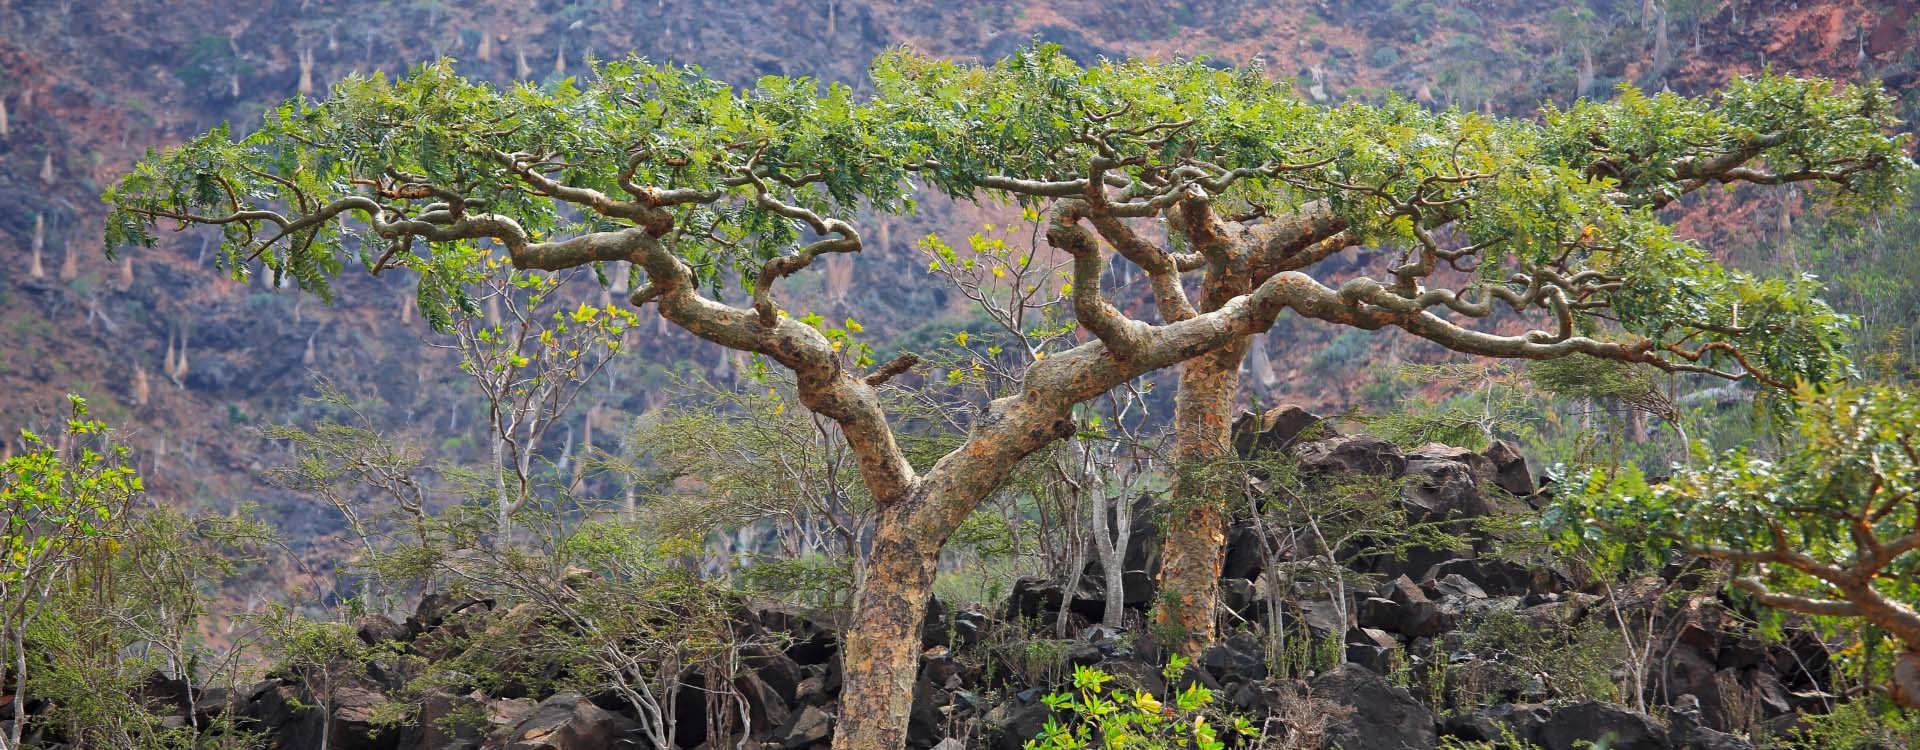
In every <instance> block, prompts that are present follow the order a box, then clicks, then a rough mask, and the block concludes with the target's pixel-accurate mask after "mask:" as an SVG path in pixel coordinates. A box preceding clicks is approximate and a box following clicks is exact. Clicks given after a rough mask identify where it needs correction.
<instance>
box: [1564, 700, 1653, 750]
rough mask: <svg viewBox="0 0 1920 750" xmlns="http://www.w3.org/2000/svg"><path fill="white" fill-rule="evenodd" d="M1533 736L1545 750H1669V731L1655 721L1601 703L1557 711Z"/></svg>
mask: <svg viewBox="0 0 1920 750" xmlns="http://www.w3.org/2000/svg"><path fill="white" fill-rule="evenodd" d="M1532 736H1533V738H1534V742H1536V743H1538V744H1539V745H1540V747H1541V748H1543V750H1576V749H1577V748H1583V747H1587V746H1588V743H1591V744H1592V745H1593V746H1600V745H1602V744H1604V745H1605V747H1607V748H1608V750H1667V739H1666V737H1667V733H1666V730H1665V729H1663V728H1661V726H1660V725H1659V724H1655V723H1653V719H1650V718H1647V716H1646V715H1645V714H1637V713H1634V712H1632V711H1629V710H1627V709H1625V708H1621V707H1620V706H1616V705H1613V704H1611V703H1600V702H1598V701H1583V702H1580V703H1575V704H1573V705H1570V706H1564V707H1561V708H1557V709H1554V711H1553V713H1552V714H1551V715H1550V716H1548V717H1547V718H1546V720H1545V721H1544V722H1543V723H1542V724H1540V726H1539V728H1537V729H1535V730H1534V731H1533V733H1532Z"/></svg>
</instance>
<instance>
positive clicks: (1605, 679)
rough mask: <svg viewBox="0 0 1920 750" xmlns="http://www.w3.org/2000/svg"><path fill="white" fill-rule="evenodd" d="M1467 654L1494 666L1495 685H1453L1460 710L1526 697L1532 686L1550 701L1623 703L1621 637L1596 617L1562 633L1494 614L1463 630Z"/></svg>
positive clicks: (1498, 611) (1504, 612)
mask: <svg viewBox="0 0 1920 750" xmlns="http://www.w3.org/2000/svg"><path fill="white" fill-rule="evenodd" d="M1463 629H1464V630H1465V631H1466V633H1467V638H1466V644H1465V647H1466V650H1468V651H1472V652H1473V653H1474V654H1475V655H1477V656H1479V657H1480V658H1481V659H1483V660H1485V661H1486V662H1487V663H1489V664H1491V665H1492V673H1491V674H1490V675H1480V676H1481V677H1483V678H1488V677H1490V678H1491V679H1489V680H1487V681H1486V682H1482V683H1481V684H1474V685H1462V684H1455V685H1452V686H1451V687H1453V688H1454V690H1455V694H1456V696H1458V697H1459V698H1460V699H1461V703H1460V705H1478V699H1480V698H1483V697H1487V696H1498V695H1502V694H1507V693H1512V694H1522V693H1524V692H1525V691H1526V690H1527V689H1528V688H1529V687H1530V685H1529V683H1531V682H1532V681H1533V680H1536V679H1538V680H1540V684H1539V685H1538V686H1537V687H1539V688H1542V689H1544V691H1545V694H1546V697H1549V698H1574V699H1580V698H1584V699H1591V700H1600V701H1611V700H1616V699H1617V698H1619V693H1620V691H1619V688H1618V687H1617V686H1616V685H1615V684H1614V680H1613V677H1612V672H1613V670H1614V668H1615V666H1616V665H1618V664H1619V663H1620V661H1621V659H1620V648H1621V644H1620V635H1619V633H1617V632H1615V631H1614V630H1613V629H1611V628H1608V627H1607V626H1606V625H1605V624H1604V623H1602V622H1601V621H1600V619H1599V618H1598V617H1597V616H1589V617H1586V618H1583V619H1581V620H1580V621H1579V622H1577V623H1574V624H1570V625H1566V626H1564V627H1562V628H1541V627H1540V626H1539V625H1538V624H1537V623H1535V622H1533V621H1531V620H1529V619H1528V618H1526V617H1525V616H1522V615H1520V614H1518V613H1516V612H1514V611H1513V610H1509V609H1491V610H1488V611H1487V612H1486V613H1485V614H1484V615H1482V616H1481V617H1480V618H1479V619H1478V620H1477V621H1475V622H1472V623H1470V624H1468V626H1467V627H1465V628H1463Z"/></svg>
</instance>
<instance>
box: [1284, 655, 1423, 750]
mask: <svg viewBox="0 0 1920 750" xmlns="http://www.w3.org/2000/svg"><path fill="white" fill-rule="evenodd" d="M1313 695H1314V697H1316V698H1320V699H1322V700H1328V701H1332V702H1334V703H1335V704H1338V705H1342V706H1352V707H1353V713H1352V714H1349V715H1347V716H1344V717H1341V718H1340V719H1339V720H1337V721H1335V722H1334V723H1333V724H1332V726H1330V727H1329V728H1328V731H1327V736H1326V740H1325V743H1324V745H1323V747H1325V748H1327V750H1333V748H1339V750H1431V748H1433V747H1434V746H1435V744H1436V743H1438V742H1439V736H1438V733H1436V732H1435V731H1434V725H1433V712H1431V711H1428V710H1427V707H1426V706H1425V705H1422V704H1421V703H1420V701H1418V700H1415V699H1414V697H1413V695H1412V694H1410V693H1408V692H1407V691H1406V690H1405V689H1403V688H1397V687H1394V686H1392V685H1389V684H1387V680H1386V678H1384V677H1381V676H1380V675H1378V674H1375V673H1373V672H1371V671H1368V670H1367V669H1366V668H1364V667H1361V666H1359V665H1356V664H1342V665H1340V666H1339V667H1337V668H1335V669H1334V670H1333V671H1331V672H1328V673H1326V674H1324V675H1321V676H1320V677H1319V678H1318V679H1316V680H1314V681H1313Z"/></svg>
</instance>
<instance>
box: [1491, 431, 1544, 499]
mask: <svg viewBox="0 0 1920 750" xmlns="http://www.w3.org/2000/svg"><path fill="white" fill-rule="evenodd" d="M1480 455H1481V456H1484V457H1485V458H1486V459H1487V462H1488V463H1489V464H1491V465H1492V467H1493V485H1494V486H1495V487H1499V488H1500V489H1503V490H1506V491H1507V494H1510V495H1512V496H1514V497H1517V498H1528V497H1532V496H1533V493H1534V492H1535V491H1536V489H1537V488H1536V487H1534V484H1533V470H1532V469H1531V468H1529V467H1528V466H1527V457H1526V456H1523V455H1521V454H1520V449H1519V448H1517V447H1514V445H1513V444H1512V443H1509V442H1507V441H1505V440H1496V441H1494V443H1493V445H1489V446H1487V449H1486V450H1484V451H1481V452H1480Z"/></svg>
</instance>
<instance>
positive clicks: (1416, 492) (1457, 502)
mask: <svg viewBox="0 0 1920 750" xmlns="http://www.w3.org/2000/svg"><path fill="white" fill-rule="evenodd" d="M1433 448H1434V446H1428V448H1427V449H1423V452H1415V453H1411V454H1408V455H1407V457H1406V476H1408V477H1411V478H1412V481H1410V482H1408V483H1407V485H1406V487H1405V488H1404V489H1403V490H1402V491H1401V493H1400V502H1401V505H1402V506H1403V507H1405V508H1406V510H1407V517H1408V518H1409V519H1410V520H1413V521H1416V522H1425V521H1446V520H1458V519H1472V518H1481V517H1484V516H1487V515H1489V514H1491V513H1492V512H1493V509H1492V507H1491V506H1489V505H1488V504H1487V501H1486V498H1484V497H1483V496H1482V495H1481V494H1480V485H1479V483H1478V482H1477V481H1476V480H1475V477H1474V472H1473V468H1472V467H1471V466H1470V465H1468V464H1467V463H1465V462H1463V461H1459V460H1455V457H1454V456H1453V455H1451V454H1450V453H1449V452H1444V451H1439V450H1433ZM1466 455H1467V456H1472V455H1473V454H1471V453H1468V454H1466Z"/></svg>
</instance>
